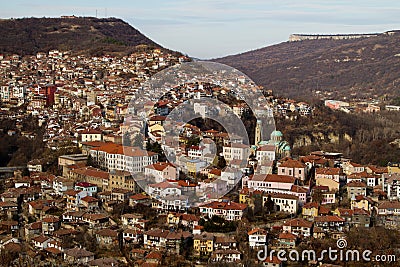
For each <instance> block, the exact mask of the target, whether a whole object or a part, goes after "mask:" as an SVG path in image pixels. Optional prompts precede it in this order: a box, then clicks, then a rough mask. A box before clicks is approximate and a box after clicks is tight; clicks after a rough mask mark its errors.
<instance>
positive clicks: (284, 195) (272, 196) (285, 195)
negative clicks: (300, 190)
mask: <svg viewBox="0 0 400 267" xmlns="http://www.w3.org/2000/svg"><path fill="white" fill-rule="evenodd" d="M270 195H271V198H283V199H295V200H299V197H298V196H295V195H289V194H284V193H270Z"/></svg>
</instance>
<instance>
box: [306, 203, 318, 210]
mask: <svg viewBox="0 0 400 267" xmlns="http://www.w3.org/2000/svg"><path fill="white" fill-rule="evenodd" d="M318 206H319V205H318V203H316V202H308V203H306V204H304V206H303V209H311V208H316V209H318Z"/></svg>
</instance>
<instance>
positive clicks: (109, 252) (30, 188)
mask: <svg viewBox="0 0 400 267" xmlns="http://www.w3.org/2000/svg"><path fill="white" fill-rule="evenodd" d="M188 61H190V59H189V58H188V57H186V56H182V55H176V54H173V53H170V52H166V51H163V50H160V49H150V50H149V49H147V50H143V51H139V52H135V53H133V54H131V55H129V56H125V57H114V56H99V57H88V56H77V55H73V54H72V53H69V52H65V51H58V50H52V51H50V52H48V53H38V54H36V56H19V55H0V75H1V77H2V79H1V82H2V84H0V101H1V102H0V103H1V110H0V118H2V119H5V118H7V119H12V120H13V121H15V125H16V128H17V129H18V130H7V132H6V134H7V135H8V136H24V137H26V138H28V139H29V138H30V139H32V138H35V134H36V133H35V132H31V131H26V129H25V128H24V127H25V126H24V125H25V124H24V123H23V122H24V120H26V119H28V120H37V122H38V125H37V127H38V128H39V127H43V128H44V134H43V142H44V146H45V147H46V148H47V149H49V150H50V151H52V152H53V153H54V154H56V153H58V152H59V151H64V150H63V149H66V148H72V150H73V151H74V153H66V154H63V155H59V156H57V164H56V166H49V164H48V159H47V158H46V157H41V158H35V159H32V160H30V161H29V162H28V163H27V164H26V166H16V169H15V170H12V171H5V172H4V174H3V173H1V175H2V186H1V188H0V190H1V191H0V216H1V220H0V258H1V262H2V263H4V264H5V265H4V266H99V267H100V266H138V267H149V266H154V267H155V266H209V265H210V266H231V265H232V266H265V267H277V266H290V265H289V264H290V263H288V262H285V261H284V260H282V259H281V258H280V257H277V256H273V257H267V258H266V259H260V258H259V257H258V251H260V250H262V249H264V247H266V246H267V247H268V248H270V249H275V250H279V249H285V250H289V249H297V250H299V251H301V250H304V249H305V248H307V246H309V245H310V243H312V242H322V241H326V242H331V241H334V242H336V240H339V239H347V238H348V237H349V236H350V235H351V234H353V233H354V231H367V230H370V229H374V228H379V229H385V230H387V231H391V230H393V231H394V230H399V226H400V159H399V162H390V163H388V164H387V166H375V165H362V164H359V163H358V162H353V160H352V159H350V158H346V157H344V156H343V154H342V153H338V152H330V151H314V152H312V153H310V154H305V155H299V156H297V155H296V156H294V155H292V153H291V151H292V148H291V146H290V144H289V142H288V141H287V136H284V134H283V133H282V132H281V131H280V130H279V129H276V128H275V125H274V124H268V127H267V121H269V120H268V119H270V118H273V117H274V116H279V117H282V118H284V119H288V120H296V118H299V117H307V116H312V115H313V107H312V106H310V105H309V104H307V103H305V102H298V101H295V100H291V99H283V98H277V97H275V96H274V95H273V93H272V91H270V90H266V89H264V88H260V87H258V86H256V85H254V84H253V83H252V82H250V81H249V79H248V78H246V77H245V76H244V75H243V76H242V75H241V74H240V75H239V76H235V77H232V80H230V81H228V82H226V84H225V83H223V82H218V81H217V80H216V79H214V80H212V82H210V81H208V82H192V81H186V83H181V84H179V85H176V86H174V87H171V88H168V89H169V90H168V94H166V95H163V96H162V97H161V98H158V97H155V96H156V95H157V92H156V91H157V88H155V91H154V92H152V91H149V90H146V82H148V81H150V80H151V77H153V76H154V75H156V73H158V72H160V71H162V70H164V69H167V68H168V67H172V66H176V65H183V64H184V63H185V62H188ZM182 73H183V72H180V73H179V72H178V74H180V75H181V77H183V76H184V75H182ZM178 76H179V75H178ZM184 78H185V79H186V78H187V77H184ZM209 78H210V77H209ZM229 86H237V87H235V88H236V89H240V90H245V91H240V92H239V93H238V91H236V90H232V89H230V87H229ZM243 88H244V89H243ZM255 88H256V89H255ZM254 90H258V91H259V92H262V95H263V96H264V97H265V100H264V99H263V100H262V102H258V101H259V100H258V98H257V99H256V100H254V101H253V102H248V101H245V100H247V99H246V97H245V96H244V97H242V98H241V97H240V95H239V94H243V95H246V93H252V92H254ZM200 99H206V100H207V101H209V102H196V100H200ZM190 101H194V102H190ZM212 101H220V102H222V103H224V104H226V107H225V108H221V106H220V105H213V104H212V103H213V102H212ZM264 101H265V102H264ZM187 103H189V104H191V103H193V105H192V108H193V111H192V112H193V114H195V115H196V116H197V117H198V118H197V119H196V120H194V119H187V120H185V118H186V117H185V116H188V114H189V113H190V112H181V113H180V114H179V116H176V117H174V116H173V115H174V110H175V111H176V110H178V109H179V107H181V106H182V105H185V104H187ZM327 103H328V104H330V105H336V104H337V103H336V102H335V103H333V102H327ZM337 105H338V108H339V107H341V106H340V104H337ZM335 107H336V106H335ZM143 115H146V116H143ZM143 117H146V118H145V119H143ZM188 117H189V116H188ZM214 117H225V118H228V120H227V122H226V124H223V125H222V126H229V122H228V121H229V120H231V119H232V118H233V117H235V118H236V119H238V120H240V121H243V125H244V126H245V127H246V130H247V134H248V135H249V138H248V139H249V140H244V139H243V137H242V136H238V135H236V134H232V133H231V132H229V131H228V130H226V129H223V128H224V127H221V125H220V124H218V123H215V122H212V121H207V120H206V119H207V118H214ZM255 117H256V118H257V119H255ZM171 118H175V120H173V119H171ZM260 118H261V119H260ZM221 121H223V120H221ZM171 125H172V126H171ZM175 126H176V127H175ZM2 127H3V126H2ZM1 130H4V129H1ZM174 131H176V134H175V135H172V132H174ZM57 155H58V154H57ZM52 167H55V168H52ZM0 169H1V168H0ZM348 242H350V240H348ZM375 253H381V254H384V253H387V254H388V257H389V256H390V257H391V258H390V259H391V261H392V262H393V261H394V262H395V261H396V257H398V254H399V250H398V248H397V250H396V248H393V250H385V251H384V250H383V249H382V250H380V251H376V252H375ZM389 254H390V255H389ZM336 263H337V262H332V261H329V259H322V260H318V259H308V260H307V262H303V264H304V265H302V266H341V265H335V264H336ZM224 264H226V265H224ZM293 266H294V265H293Z"/></svg>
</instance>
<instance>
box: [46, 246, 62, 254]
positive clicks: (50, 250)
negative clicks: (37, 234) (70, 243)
mask: <svg viewBox="0 0 400 267" xmlns="http://www.w3.org/2000/svg"><path fill="white" fill-rule="evenodd" d="M44 250H45V251H47V252H49V253H52V254H61V253H62V251H61V250H59V249H57V248H54V247H47V248H45V249H44Z"/></svg>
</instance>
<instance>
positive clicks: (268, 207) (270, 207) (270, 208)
mask: <svg viewBox="0 0 400 267" xmlns="http://www.w3.org/2000/svg"><path fill="white" fill-rule="evenodd" d="M264 207H265V211H266V212H268V213H272V212H275V202H274V201H273V200H272V197H271V195H268V197H267V201H266V202H265V204H264Z"/></svg>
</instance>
